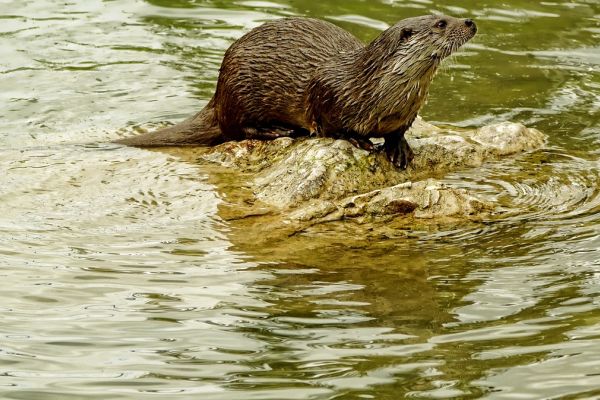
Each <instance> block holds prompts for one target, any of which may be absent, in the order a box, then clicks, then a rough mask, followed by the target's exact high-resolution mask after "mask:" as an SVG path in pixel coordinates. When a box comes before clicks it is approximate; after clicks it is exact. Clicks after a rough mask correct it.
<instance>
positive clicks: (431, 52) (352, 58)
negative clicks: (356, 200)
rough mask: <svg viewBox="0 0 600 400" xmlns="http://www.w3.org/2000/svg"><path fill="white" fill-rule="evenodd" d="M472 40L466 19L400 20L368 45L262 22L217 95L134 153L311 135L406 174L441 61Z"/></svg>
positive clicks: (141, 140) (232, 59) (237, 50)
mask: <svg viewBox="0 0 600 400" xmlns="http://www.w3.org/2000/svg"><path fill="white" fill-rule="evenodd" d="M476 32H477V27H476V25H475V23H474V22H473V21H472V20H470V19H457V18H453V17H450V16H436V15H427V16H422V17H416V18H408V19H404V20H402V21H400V22H398V23H397V24H395V25H394V26H392V27H390V28H389V29H387V30H386V31H384V32H383V33H381V35H379V37H377V38H376V39H375V40H374V41H373V42H371V43H370V44H369V45H366V46H365V45H364V44H363V43H362V42H360V41H359V40H358V39H357V38H356V37H354V36H353V35H352V34H350V33H349V32H347V31H345V30H343V29H341V28H339V27H337V26H335V25H333V24H331V23H329V22H325V21H322V20H318V19H311V18H286V19H279V20H274V21H270V22H267V23H265V24H263V25H261V26H259V27H257V28H255V29H253V30H251V31H250V32H248V33H247V34H245V35H244V36H242V37H241V38H240V39H238V40H237V41H236V42H234V43H233V44H232V45H231V47H230V48H229V49H228V50H227V51H226V53H225V57H224V59H223V63H222V65H221V69H220V73H219V79H218V82H217V88H216V92H215V95H214V96H213V98H212V99H211V100H210V101H209V102H208V104H207V105H206V106H205V107H204V109H202V110H201V111H200V112H199V113H197V114H196V115H194V116H192V117H190V118H188V119H187V120H185V121H183V122H181V123H179V124H177V125H174V126H172V127H168V128H165V129H162V130H159V131H157V132H154V133H148V134H144V135H141V136H137V137H132V138H127V139H123V140H120V141H119V143H123V144H127V145H132V146H142V147H148V146H171V145H206V146H212V145H216V144H219V143H223V142H226V141H230V140H242V139H252V138H257V139H274V138H277V137H282V136H301V135H307V134H309V133H310V134H316V135H320V136H330V137H337V138H345V139H349V140H351V141H352V142H353V143H354V144H355V145H358V146H360V147H363V148H367V149H370V148H372V144H371V142H370V140H369V138H372V137H382V138H384V139H385V142H384V146H383V147H384V149H385V152H386V154H387V156H388V158H389V159H390V161H392V162H393V163H394V164H395V165H396V166H398V167H400V168H406V166H407V165H408V163H409V162H410V160H411V159H412V157H413V155H412V151H411V149H410V147H409V146H408V143H407V142H406V140H405V139H404V132H405V131H406V130H407V129H408V128H409V127H410V125H411V124H412V122H413V121H414V119H415V118H416V116H417V112H418V111H419V109H420V108H421V106H422V105H423V103H424V101H425V99H426V97H427V93H428V89H429V84H430V83H431V80H432V79H433V76H434V74H435V72H436V70H437V67H438V66H439V64H440V62H441V60H442V59H444V58H445V57H447V56H449V55H450V54H451V53H452V52H453V51H455V50H456V49H458V48H459V47H460V46H462V45H463V44H464V43H466V42H467V41H468V40H469V39H471V38H472V37H473V36H474V35H475V33H476Z"/></svg>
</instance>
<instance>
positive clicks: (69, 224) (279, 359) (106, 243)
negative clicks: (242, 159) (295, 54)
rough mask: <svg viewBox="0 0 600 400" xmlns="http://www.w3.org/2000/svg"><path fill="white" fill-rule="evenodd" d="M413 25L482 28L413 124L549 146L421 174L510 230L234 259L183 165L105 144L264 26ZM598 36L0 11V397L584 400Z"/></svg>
mask: <svg viewBox="0 0 600 400" xmlns="http://www.w3.org/2000/svg"><path fill="white" fill-rule="evenodd" d="M429 12H444V13H449V14H452V15H456V16H462V17H467V16H469V17H471V18H473V19H474V20H475V21H476V22H477V24H478V26H479V32H480V33H479V34H478V36H477V37H476V38H475V39H474V40H473V41H472V42H471V43H469V44H468V45H467V46H466V48H465V49H464V50H463V51H462V52H461V53H460V54H458V55H457V56H456V57H454V59H453V60H450V62H449V63H447V64H446V67H445V68H444V69H443V71H442V72H441V73H440V74H439V75H438V76H437V77H436V79H435V81H434V83H433V86H432V92H431V96H430V101H429V104H428V105H427V106H426V108H425V109H424V110H423V112H422V114H423V116H424V117H425V118H426V119H427V120H430V121H435V122H437V123H442V124H451V125H456V126H475V127H476V126H480V125H482V124H485V123H491V122H497V121H504V120H513V121H520V122H524V123H526V124H528V125H531V126H535V127H537V128H539V129H541V130H542V131H544V132H545V133H546V134H547V135H548V136H549V141H548V147H547V148H546V149H544V150H542V151H538V152H535V153H533V154H528V155H523V156H520V157H518V158H516V159H515V158H513V159H508V160H503V161H500V162H494V163H489V164H486V165H485V166H484V167H482V168H478V169H477V170H467V171H459V172H455V173H452V174H449V175H448V176H446V177H444V180H445V181H446V182H447V183H448V184H450V185H453V186H456V187H466V188H469V189H471V190H473V191H476V192H477V193H480V194H481V195H484V196H487V197H488V198H491V199H494V200H496V201H497V202H498V203H499V204H500V205H501V206H502V207H506V208H509V209H510V210H511V213H510V217H507V218H504V219H500V220H498V221H490V222H487V223H483V224H468V225H464V224H463V225H461V224H456V225H452V226H448V225H444V226H437V227H435V226H431V225H428V226H426V227H419V226H416V227H415V228H414V229H413V230H412V231H411V232H409V234H408V235H407V234H406V232H398V234H397V235H395V234H394V232H391V233H389V234H387V235H385V236H383V235H375V234H369V232H365V231H364V230H363V228H361V227H358V226H357V225H356V224H353V223H351V222H348V223H345V224H341V225H339V226H335V227H333V226H332V227H331V228H328V229H330V230H325V231H324V230H321V231H318V232H317V231H307V232H306V233H304V234H302V235H297V236H295V237H293V238H290V239H288V240H281V241H278V242H276V243H270V244H269V245H268V246H267V245H262V246H252V245H251V240H248V239H247V238H246V239H245V240H237V239H236V238H238V239H239V237H240V235H242V236H243V234H244V232H243V231H240V226H239V225H236V224H234V223H232V222H226V221H225V220H224V219H223V217H222V215H221V211H220V210H222V207H223V206H225V205H226V204H227V202H228V198H227V197H226V196H225V195H224V194H223V193H222V192H221V191H220V190H219V189H218V182H217V181H215V179H214V177H210V176H209V174H208V170H207V169H206V168H205V166H203V165H201V164H196V163H193V162H190V161H189V160H186V159H185V157H178V156H177V155H176V154H174V153H168V152H149V151H145V150H140V149H132V148H124V147H120V146H114V145H110V144H106V143H107V142H109V141H110V140H113V139H116V138H119V137H122V136H125V135H131V134H134V133H135V132H136V131H138V130H139V129H141V128H147V127H152V126H155V125H158V124H159V123H162V122H165V121H177V120H179V119H182V118H184V117H186V116H188V115H190V114H192V113H193V112H195V111H197V110H198V109H199V108H200V107H201V106H202V105H203V104H204V103H205V102H206V101H208V99H209V98H210V96H211V94H212V91H213V89H214V85H215V80H216V77H217V74H218V68H219V64H220V60H221V57H222V55H223V53H224V51H225V50H226V48H227V47H228V46H229V45H230V44H231V42H232V41H233V40H235V39H236V38H237V37H239V36H241V35H242V34H243V33H244V32H246V31H247V30H249V29H251V28H252V27H254V26H256V25H258V24H260V23H261V22H263V21H265V20H268V19H271V18H276V17H281V16H287V15H309V16H315V17H320V18H325V19H328V20H330V21H333V22H335V23H337V24H339V25H340V26H342V27H344V28H346V29H348V30H350V31H351V32H353V33H354V34H356V35H357V36H358V37H360V38H362V39H364V40H365V41H367V40H370V39H372V38H373V37H375V36H376V35H377V33H378V32H379V30H381V29H383V28H385V26H387V25H388V24H391V23H393V22H394V21H396V20H398V19H401V18H404V17H408V16H414V15H419V14H424V13H429ZM599 43H600V3H599V2H598V0H571V1H566V0H558V1H552V2H551V1H548V2H535V1H524V0H507V1H503V2H493V1H490V0H488V1H467V0H462V1H456V2H449V1H430V0H420V1H413V2H408V1H401V0H398V1H394V0H380V1H357V0H352V1H348V0H344V1H341V0H339V1H320V2H309V1H293V0H289V1H278V2H267V1H216V0H214V1H200V0H196V1H193V0H173V1H168V0H152V1H150V0H147V1H141V0H138V1H135V0H129V1H125V0H114V1H108V0H106V1H100V0H89V1H88V0H86V1H57V0H31V1H28V0H20V1H17V0H12V1H11V0H6V1H0V105H1V107H0V171H1V176H0V211H1V212H0V277H1V279H2V281H3V285H2V290H0V398H3V399H36V400H37V399H60V400H63V399H67V400H69V399H84V398H85V399H150V398H152V399H211V400H212V399H227V400H229V399H240V400H247V399H257V400H263V399H336V400H337V399H398V398H437V399H468V398H481V397H483V398H488V399H542V398H561V399H594V398H600V296H599V293H600V249H599V247H600V217H599V216H598V212H599V211H600V193H599V190H598V182H599V180H600V171H599V163H598V157H599V156H600V72H599V71H600V45H599ZM215 185H217V186H215ZM401 233H402V234H401ZM407 236H408V238H407ZM249 243H250V244H249Z"/></svg>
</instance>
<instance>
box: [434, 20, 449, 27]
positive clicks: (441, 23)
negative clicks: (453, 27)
mask: <svg viewBox="0 0 600 400" xmlns="http://www.w3.org/2000/svg"><path fill="white" fill-rule="evenodd" d="M435 26H436V27H437V28H440V29H444V28H445V27H446V26H448V23H447V22H446V21H445V20H443V19H442V20H441V21H439V22H438V23H437V24H435Z"/></svg>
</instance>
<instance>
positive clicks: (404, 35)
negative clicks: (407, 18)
mask: <svg viewBox="0 0 600 400" xmlns="http://www.w3.org/2000/svg"><path fill="white" fill-rule="evenodd" d="M414 33H415V32H414V31H413V30H412V29H410V28H402V30H401V31H400V40H401V41H402V42H406V41H407V40H408V39H409V38H410V37H411V36H412V35H413V34H414Z"/></svg>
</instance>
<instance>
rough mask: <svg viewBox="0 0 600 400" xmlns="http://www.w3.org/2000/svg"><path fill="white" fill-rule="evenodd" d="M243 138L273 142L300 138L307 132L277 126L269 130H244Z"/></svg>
mask: <svg viewBox="0 0 600 400" xmlns="http://www.w3.org/2000/svg"><path fill="white" fill-rule="evenodd" d="M243 132H244V137H245V138H246V139H258V140H273V139H277V138H282V137H291V138H295V137H300V136H306V135H308V131H305V130H303V129H296V128H285V127H279V126H273V127H269V128H250V127H247V128H244V129H243Z"/></svg>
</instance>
